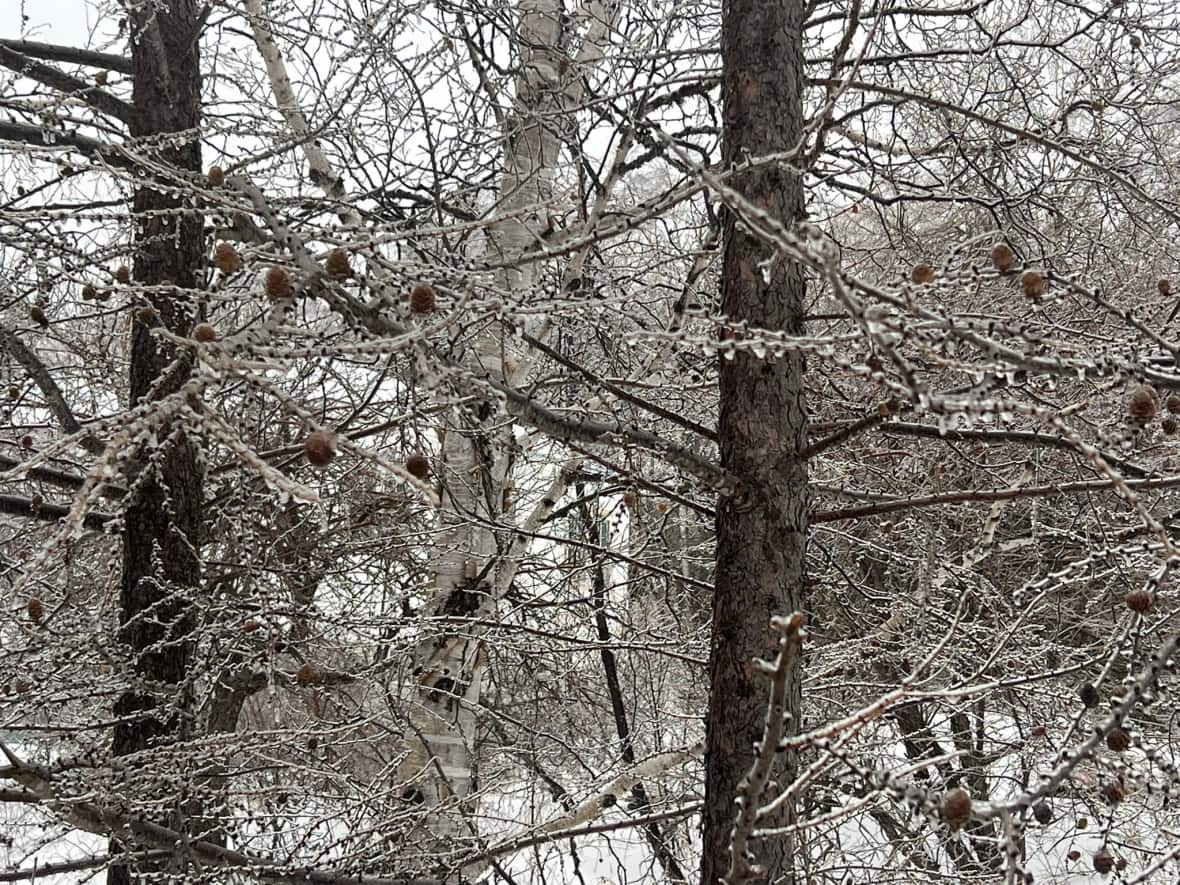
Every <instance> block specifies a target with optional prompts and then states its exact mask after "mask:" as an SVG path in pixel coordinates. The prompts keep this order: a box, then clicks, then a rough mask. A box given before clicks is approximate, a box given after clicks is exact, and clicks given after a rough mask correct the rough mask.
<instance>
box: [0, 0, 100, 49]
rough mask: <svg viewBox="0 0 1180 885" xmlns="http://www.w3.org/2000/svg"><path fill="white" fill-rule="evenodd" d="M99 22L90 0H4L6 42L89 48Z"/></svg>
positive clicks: (1, 23) (0, 10) (0, 18)
mask: <svg viewBox="0 0 1180 885" xmlns="http://www.w3.org/2000/svg"><path fill="white" fill-rule="evenodd" d="M23 16H28V21H27V22H25V23H24V26H23V28H22V25H21V19H22V17H23ZM97 19H98V14H97V13H96V12H95V11H94V9H93V8H92V7H91V4H90V3H88V2H86V0H0V38H4V39H6V40H19V39H22V38H24V39H28V40H40V41H41V42H43V43H61V44H63V45H68V46H87V45H88V43H89V39H90V34H91V33H92V31H93V28H94V23H95V22H96V21H97Z"/></svg>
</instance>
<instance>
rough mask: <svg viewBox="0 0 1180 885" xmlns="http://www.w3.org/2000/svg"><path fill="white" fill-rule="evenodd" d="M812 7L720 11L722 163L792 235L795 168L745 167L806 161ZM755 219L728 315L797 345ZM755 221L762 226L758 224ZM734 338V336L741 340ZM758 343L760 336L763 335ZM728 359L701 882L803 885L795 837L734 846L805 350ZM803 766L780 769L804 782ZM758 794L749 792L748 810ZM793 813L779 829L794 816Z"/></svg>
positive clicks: (799, 493) (794, 659)
mask: <svg viewBox="0 0 1180 885" xmlns="http://www.w3.org/2000/svg"><path fill="white" fill-rule="evenodd" d="M803 20H804V9H803V4H802V3H795V2H786V3H758V2H754V3H741V2H736V3H729V4H727V5H725V6H724V7H723V8H722V13H721V53H722V66H723V76H722V85H721V89H722V96H723V101H724V116H723V118H722V119H723V127H724V129H723V138H722V168H723V169H726V170H734V174H733V176H732V179H731V181H729V182H727V184H728V186H729V187H731V188H732V189H733V190H734V191H735V192H736V193H737V194H740V196H741V198H742V200H743V203H742V205H743V207H746V206H748V207H750V209H751V210H752V211H754V212H758V213H760V214H764V215H766V216H769V218H771V219H773V220H774V221H776V222H778V223H779V224H780V225H782V226H783V227H785V228H789V227H790V226H791V225H793V224H794V223H795V222H796V221H798V220H800V219H801V218H802V216H803V208H804V197H803V181H802V177H801V176H800V175H799V174H797V173H796V172H795V171H794V170H792V169H791V168H790V167H789V166H788V165H787V164H786V163H781V164H773V165H770V164H767V165H763V166H760V167H755V168H753V169H750V170H748V171H745V170H743V169H742V167H743V166H744V165H745V163H746V161H747V160H749V159H751V158H754V157H762V156H766V155H768V154H779V155H784V154H787V155H789V154H792V153H794V154H796V155H797V154H798V151H799V148H800V147H801V146H802V140H803ZM751 221H753V220H752V219H749V218H747V217H744V215H743V214H739V213H727V217H726V220H725V223H724V224H725V232H724V234H723V242H724V257H723V263H722V268H721V312H722V314H723V315H724V316H725V317H726V318H727V320H728V321H729V322H731V323H734V324H742V325H745V326H748V327H749V328H751V329H755V330H759V331H761V330H765V331H767V332H771V333H782V334H786V335H790V336H792V337H800V336H802V335H803V334H804V331H805V330H804V326H805V322H804V315H805V314H806V310H807V308H806V305H805V301H804V281H803V271H802V268H801V267H800V266H799V264H798V263H797V262H795V261H793V260H791V256H789V255H785V254H783V253H781V252H779V251H778V250H776V249H775V248H774V247H773V243H772V242H768V241H767V240H766V239H765V238H764V237H762V236H760V235H759V231H758V229H757V227H755V226H753V225H751V227H746V224H750V223H751ZM755 223H756V222H755ZM730 334H731V335H734V334H736V333H735V332H731V333H730ZM755 334H757V332H756V333H755ZM730 356H731V358H730V359H724V360H722V361H721V366H720V369H719V384H720V401H719V404H718V405H719V414H718V422H717V440H718V447H719V449H720V453H721V467H722V469H724V470H725V471H727V473H728V474H729V475H730V476H732V477H733V479H734V487H729V488H726V487H723V489H722V491H721V494H720V495H719V497H718V501H717V541H716V544H717V554H716V556H717V569H716V572H715V573H714V585H715V586H714V590H713V634H712V645H711V650H710V654H709V684H710V686H711V691H710V692H709V709H708V713H707V715H706V720H705V723H706V725H705V727H706V732H707V735H708V737H707V744H706V751H705V803H704V810H703V812H702V817H703V820H704V833H703V836H702V844H703V856H702V859H701V881H702V882H703V883H705V885H710V883H713V882H717V881H719V880H721V879H722V877H724V878H725V881H727V882H729V883H730V885H735V883H738V882H742V881H745V880H746V879H747V878H749V877H750V876H751V874H752V872H753V870H752V868H751V865H750V864H749V860H753V861H754V862H755V865H756V866H757V867H758V868H760V869H761V870H763V871H764V873H763V874H764V875H767V876H768V878H769V881H771V882H789V881H794V879H793V876H792V872H791V871H792V868H793V865H794V853H795V849H794V844H793V840H791V839H790V838H788V839H784V840H774V841H769V840H768V841H764V842H762V843H761V845H760V846H759V848H758V850H757V851H756V852H755V853H753V854H752V855H751V858H750V859H749V860H748V859H747V857H746V856H745V855H744V852H743V850H742V847H741V846H738V847H737V848H736V849H735V848H734V846H733V845H732V838H733V832H734V825H733V818H734V799H735V797H737V796H738V795H739V788H740V786H741V785H742V784H743V783H749V781H750V778H749V776H748V775H749V772H750V768H751V765H752V764H753V760H754V756H755V751H754V748H755V746H756V744H757V741H758V740H760V739H761V737H762V731H763V729H764V728H765V727H766V723H767V709H766V700H765V691H764V689H763V686H762V682H763V676H762V674H759V673H758V672H757V671H756V670H755V669H753V668H752V667H751V661H753V660H755V659H757V658H759V657H760V656H761V655H762V654H764V653H765V644H766V632H767V628H768V626H769V624H770V622H771V619H772V618H774V617H776V616H781V615H782V613H784V612H795V611H799V610H801V609H803V607H804V605H805V593H804V582H805V581H806V577H805V572H806V550H805V546H806V539H807V506H808V493H807V463H806V461H805V460H804V459H803V458H802V457H801V453H802V452H803V450H804V449H805V448H806V444H807V410H806V406H805V405H804V401H803V354H802V352H800V351H794V352H790V353H785V354H773V355H770V356H769V357H768V356H766V355H762V356H758V355H756V354H755V353H754V352H752V351H737V352H735V353H733V354H731V355H730ZM798 651H799V648H798V645H797V642H796V641H795V640H792V642H791V645H790V647H789V650H787V649H785V650H784V656H785V657H788V658H789V662H788V663H787V666H788V668H789V672H788V673H787V675H786V680H787V682H788V685H787V688H786V695H787V698H786V715H787V716H789V717H790V725H789V726H788V729H787V733H788V734H792V733H795V732H797V731H798V727H799V717H800V712H801V710H800V707H801V702H802V694H801V691H800V679H799V663H800V662H799V655H798ZM795 774H796V768H795V762H794V759H793V758H792V757H791V756H790V755H788V757H787V759H786V761H785V765H783V766H782V775H781V780H782V782H783V783H784V784H786V783H790V782H792V781H793V780H794V779H795ZM757 798H758V797H757V796H756V795H748V796H747V797H746V800H745V801H746V802H747V803H748V807H749V808H750V810H751V811H753V810H754V808H755V807H756V803H757ZM789 808H790V807H789V806H787V807H786V812H787V813H786V814H784V815H782V816H781V818H780V823H781V824H786V825H789V824H790V823H792V822H793V821H794V816H793V815H792V814H791V813H790V811H789Z"/></svg>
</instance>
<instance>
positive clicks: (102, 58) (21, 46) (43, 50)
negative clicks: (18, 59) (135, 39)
mask: <svg viewBox="0 0 1180 885" xmlns="http://www.w3.org/2000/svg"><path fill="white" fill-rule="evenodd" d="M0 46H3V47H5V48H6V49H11V50H12V51H13V52H19V53H21V54H23V55H27V56H29V58H44V59H48V60H49V61H60V62H65V63H66V64H78V65H85V66H86V67H90V68H102V69H104V70H108V71H117V72H118V73H120V74H134V73H135V68H134V67H132V65H131V59H129V58H125V57H124V56H122V55H114V54H112V53H109V52H95V51H94V50H92V49H78V48H77V47H74V46H58V45H56V44H54V43H36V42H34V41H32V40H0Z"/></svg>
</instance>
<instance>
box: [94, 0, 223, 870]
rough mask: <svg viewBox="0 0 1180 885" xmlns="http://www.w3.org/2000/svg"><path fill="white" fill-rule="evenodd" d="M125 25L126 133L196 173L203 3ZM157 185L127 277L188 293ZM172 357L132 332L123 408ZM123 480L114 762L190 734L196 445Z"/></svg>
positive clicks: (140, 465) (146, 189)
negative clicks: (121, 673)
mask: <svg viewBox="0 0 1180 885" xmlns="http://www.w3.org/2000/svg"><path fill="white" fill-rule="evenodd" d="M129 17H130V22H129V23H130V31H131V55H132V63H133V66H134V69H135V82H134V93H133V100H134V106H135V111H136V119H135V121H134V123H133V126H132V135H133V136H137V137H141V138H142V137H150V136H156V135H159V134H161V133H169V132H180V131H183V130H188V131H189V133H191V134H185V135H183V136H179V137H176V138H173V139H167V140H164V141H162V142H159V144H160V145H161V147H160V149H159V150H158V152H157V153H156V157H157V158H158V159H159V160H160V161H161V163H163V164H166V165H167V166H170V167H173V168H176V169H178V170H189V171H192V172H199V171H200V168H201V158H200V144H199V142H198V141H197V137H196V132H195V130H196V127H197V125H198V123H199V121H200V99H201V74H200V58H199V48H198V45H199V42H198V41H199V29H200V24H201V22H200V17H199V3H198V2H197V0H168V2H166V3H155V4H149V5H140V6H136V7H134V8H133V9H131V10H130V12H129ZM169 183H170V184H173V185H175V184H176V182H169ZM162 184H163V182H160V183H159V184H156V183H149V184H145V185H142V186H140V187H139V188H138V189H137V190H136V192H135V197H134V213H135V219H136V221H135V224H136V229H135V250H136V251H135V258H134V265H133V273H134V279H135V282H136V283H137V284H139V285H144V286H160V285H165V286H166V285H168V284H169V283H174V284H175V285H176V286H177V287H180V288H182V289H185V290H192V289H193V288H195V287H196V286H197V285H198V278H199V275H200V271H201V267H202V264H203V257H204V251H205V250H204V242H203V234H202V218H201V215H200V214H199V213H198V212H197V211H195V210H194V209H193V207H192V205H191V204H190V202H189V200H187V199H186V198H185V197H184V196H183V192H182V191H178V190H175V189H166V188H165V187H163V186H160V185H162ZM151 297H152V301H153V304H154V306H155V307H156V309H157V311H158V313H159V318H160V323H161V324H162V325H163V326H165V327H166V328H167V329H169V330H170V331H172V332H176V333H178V334H182V335H184V334H187V333H188V330H189V329H190V327H191V325H192V321H193V317H192V313H193V306H192V304H191V302H190V300H189V299H187V298H184V297H182V296H180V295H177V294H175V293H173V292H169V291H164V292H160V293H157V294H154V295H153V296H151ZM176 358H177V353H176V349H175V348H174V347H173V346H171V345H169V344H167V343H165V342H163V341H161V340H159V339H158V338H156V337H154V336H152V335H151V334H150V332H149V329H148V327H147V326H146V325H144V324H143V323H139V322H135V323H133V324H132V331H131V368H130V379H129V380H130V388H129V403H130V404H131V405H133V406H134V405H135V404H137V403H141V402H143V401H144V400H145V399H146V398H148V397H149V396H150V397H152V398H154V399H159V398H162V397H164V396H166V395H168V394H169V393H172V392H175V390H176V389H177V388H178V387H179V386H180V384H182V383H183V382H184V380H185V379H186V378H187V377H188V375H189V369H188V367H187V366H185V367H183V368H182V369H181V371H172V372H171V373H170V374H169V378H168V381H167V383H165V384H162V385H160V386H159V387H156V388H153V384H155V383H156V382H157V380H158V379H159V378H160V375H161V373H162V372H163V371H164V370H165V368H167V367H168V366H169V365H170V364H171V363H172V362H173V361H174V360H175V359H176ZM182 358H183V357H182ZM130 473H131V476H130V479H131V481H132V483H133V487H134V488H135V489H136V493H135V495H134V498H133V499H132V500H131V503H130V504H129V506H128V507H127V511H126V517H125V519H126V522H125V528H124V533H123V581H122V588H121V593H120V612H119V617H120V633H119V636H120V639H121V641H122V642H123V643H125V644H126V646H127V648H128V650H129V652H130V654H131V655H132V656H133V674H134V676H133V679H134V681H133V684H132V686H131V688H130V689H129V690H128V691H127V692H126V693H125V694H124V695H123V696H122V697H121V698H120V699H119V700H118V702H117V703H116V708H115V712H116V715H117V716H118V718H119V720H120V721H119V723H118V724H117V725H116V726H115V729H114V746H113V752H114V754H115V755H116V756H121V755H127V754H130V753H136V752H140V751H142V750H145V749H148V748H150V747H152V746H158V745H160V744H162V743H167V742H168V741H172V740H175V739H177V738H180V737H183V736H184V735H185V734H186V732H187V730H188V725H189V723H188V721H187V718H186V716H187V711H186V707H187V703H186V700H187V698H188V695H189V689H188V687H187V685H186V679H187V677H188V665H189V657H190V651H191V650H190V645H191V636H190V634H191V632H192V628H193V608H192V594H193V592H194V591H195V588H196V587H197V586H198V584H199V578H200V558H199V553H198V549H199V548H198V544H199V535H200V505H201V494H202V471H201V467H200V464H199V461H198V458H197V451H196V446H195V443H194V441H193V440H191V439H189V438H187V437H186V436H185V434H184V433H183V431H181V429H180V428H178V427H176V426H175V425H173V424H172V423H171V422H170V421H167V420H166V419H165V420H163V421H162V422H161V423H160V424H159V425H157V427H156V433H155V440H154V441H153V442H151V443H144V444H142V447H141V448H140V449H139V450H138V451H137V452H135V454H134V458H133V461H132V465H131V467H130ZM117 848H118V846H116V849H117ZM146 872H149V868H143V869H139V868H137V869H134V870H133V869H131V868H129V867H127V866H115V867H112V868H111V870H110V872H109V874H108V878H107V881H108V883H110V885H123V883H129V882H131V881H135V880H138V879H139V878H140V876H139V875H138V874H139V873H146Z"/></svg>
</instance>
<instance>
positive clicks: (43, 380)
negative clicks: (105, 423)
mask: <svg viewBox="0 0 1180 885" xmlns="http://www.w3.org/2000/svg"><path fill="white" fill-rule="evenodd" d="M0 347H3V348H4V349H5V350H7V351H8V353H9V354H10V355H11V356H12V358H13V359H14V360H16V361H17V362H18V363H19V364H20V366H21V368H22V369H24V370H25V371H26V372H28V374H29V377H30V378H32V379H33V383H34V384H36V385H37V388H38V389H39V390H40V391H41V395H42V396H44V397H45V401H46V403H48V405H49V409H50V411H51V412H53V416H54V417H55V418H56V419H57V423H58V424H60V425H61V427H62V429H63V430H64V431H65V432H66V433H68V434H71V435H73V434H82V433H84V432H85V428H84V427H83V426H82V424H81V423H80V422H79V421H78V419H77V418H75V417H74V412H73V410H72V409H71V408H70V405H69V403H67V402H66V398H65V394H63V393H62V392H61V388H60V387H59V386H58V384H57V381H55V380H54V378H53V375H52V374H51V373H50V371H49V369H48V368H47V367H46V365H45V363H43V362H42V361H41V360H40V359H39V358H38V357H37V355H36V354H35V353H33V351H31V350H30V349H29V348H28V346H26V345H25V343H24V342H23V341H21V340H20V338H19V337H17V335H16V333H15V332H13V331H11V330H10V329H7V328H5V327H4V326H0ZM82 439H83V445H85V447H86V449H87V450H88V451H89V452H90V453H91V454H95V455H98V454H102V452H103V450H104V448H105V446H103V444H102V443H101V442H99V441H98V440H96V439H94V438H93V437H92V436H90V435H89V434H87V435H85V436H83V437H82Z"/></svg>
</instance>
